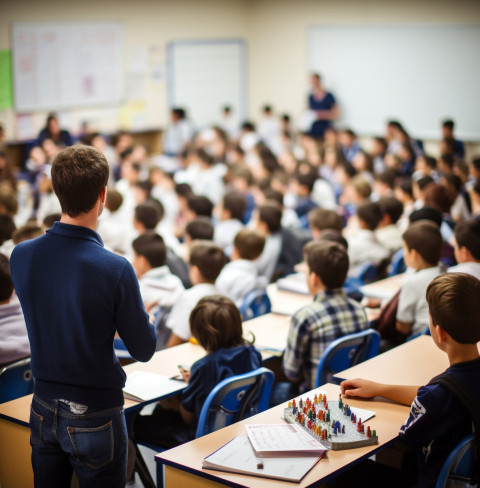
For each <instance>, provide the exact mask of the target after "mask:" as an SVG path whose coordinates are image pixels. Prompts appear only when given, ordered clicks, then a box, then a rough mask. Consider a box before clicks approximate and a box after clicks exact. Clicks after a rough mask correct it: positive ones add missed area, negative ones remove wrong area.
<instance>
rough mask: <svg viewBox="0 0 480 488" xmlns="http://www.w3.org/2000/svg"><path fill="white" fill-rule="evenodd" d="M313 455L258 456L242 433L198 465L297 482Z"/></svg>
mask: <svg viewBox="0 0 480 488" xmlns="http://www.w3.org/2000/svg"><path fill="white" fill-rule="evenodd" d="M320 457H321V456H320V455H318V454H317V455H315V456H303V457H302V456H293V455H292V456H279V457H260V456H258V454H256V453H255V452H254V450H253V448H252V445H251V444H250V441H249V440H248V437H246V436H238V437H235V438H234V439H233V440H231V441H230V442H229V443H228V444H226V445H225V446H223V447H221V448H220V449H219V450H218V451H216V452H214V453H213V454H210V456H208V457H206V458H205V459H204V461H203V464H202V467H203V468H205V469H213V470H216V471H226V472H228V473H240V474H247V475H251V476H260V477H262V478H272V479H278V480H283V481H293V482H296V483H298V482H300V481H301V480H302V478H303V477H304V476H305V475H306V474H307V473H308V472H309V471H310V470H311V469H312V468H313V466H315V464H316V463H317V462H318V460H319V459H320Z"/></svg>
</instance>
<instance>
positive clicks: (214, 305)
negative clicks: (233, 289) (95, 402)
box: [134, 295, 262, 449]
mask: <svg viewBox="0 0 480 488" xmlns="http://www.w3.org/2000/svg"><path fill="white" fill-rule="evenodd" d="M190 330H191V333H192V336H193V337H194V338H195V339H196V340H197V341H198V343H199V344H200V345H201V346H202V347H203V348H204V349H205V350H206V351H207V355H206V356H205V357H203V358H202V359H199V360H198V361H197V362H195V363H194V364H193V365H192V368H191V371H185V370H182V375H183V378H184V380H185V381H186V382H187V383H188V386H187V388H186V389H185V390H184V391H183V392H182V394H181V395H179V396H176V397H173V398H170V399H168V400H167V401H162V402H160V403H159V404H158V405H157V407H156V408H155V410H154V411H153V413H152V415H144V416H142V415H139V416H137V417H136V419H135V423H134V435H135V437H136V438H137V439H139V440H142V441H145V442H148V443H151V444H155V445H157V446H161V447H164V448H167V449H169V448H171V447H174V446H177V445H178V444H182V443H184V442H187V441H190V440H192V439H193V438H194V437H195V430H196V427H197V426H196V424H197V422H198V418H199V417H200V411H201V410H202V406H203V403H204V402H205V400H206V398H207V396H208V394H209V393H210V392H211V391H212V389H213V388H214V387H215V386H216V385H217V384H218V383H220V381H222V380H224V379H225V378H229V377H231V376H236V375H239V374H244V373H248V372H250V371H253V370H254V369H257V368H259V367H260V366H261V363H262V357H261V355H260V353H259V352H258V351H257V350H256V349H255V347H253V346H252V345H251V344H249V343H247V342H246V341H245V339H244V338H243V337H242V330H243V329H242V318H241V316H240V312H239V311H238V308H237V307H236V306H235V304H234V303H233V302H232V301H231V300H230V299H228V298H227V297H224V296H222V295H214V296H209V297H205V298H202V299H201V300H200V301H199V302H198V304H197V305H196V307H195V308H194V309H193V311H192V313H191V315H190Z"/></svg>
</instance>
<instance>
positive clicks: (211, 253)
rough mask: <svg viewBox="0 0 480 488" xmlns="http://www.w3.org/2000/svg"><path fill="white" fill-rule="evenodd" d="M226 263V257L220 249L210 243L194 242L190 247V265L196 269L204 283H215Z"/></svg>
mask: <svg viewBox="0 0 480 488" xmlns="http://www.w3.org/2000/svg"><path fill="white" fill-rule="evenodd" d="M226 262H227V257H226V256H225V253H224V252H223V249H222V248H221V247H219V246H217V245H215V244H213V243H210V242H195V243H194V244H193V245H192V249H191V251H190V265H191V266H196V267H197V268H198V271H200V274H201V275H202V278H203V279H204V280H205V281H208V282H209V283H215V280H216V279H217V277H218V275H219V274H220V271H222V268H223V267H224V266H225V264H226Z"/></svg>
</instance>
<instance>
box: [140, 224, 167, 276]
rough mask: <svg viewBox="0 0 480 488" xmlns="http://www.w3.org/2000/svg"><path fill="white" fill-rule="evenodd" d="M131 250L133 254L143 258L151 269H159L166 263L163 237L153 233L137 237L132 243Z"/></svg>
mask: <svg viewBox="0 0 480 488" xmlns="http://www.w3.org/2000/svg"><path fill="white" fill-rule="evenodd" d="M132 248H133V250H134V251H135V254H137V255H138V256H143V257H144V258H145V259H146V260H147V261H148V264H150V266H151V267H152V268H159V267H160V266H163V265H164V264H165V263H166V262H167V248H166V247H165V242H164V241H163V237H162V236H160V235H158V234H156V233H154V232H147V233H145V234H142V235H141V236H138V237H137V238H136V239H135V240H134V241H133V242H132Z"/></svg>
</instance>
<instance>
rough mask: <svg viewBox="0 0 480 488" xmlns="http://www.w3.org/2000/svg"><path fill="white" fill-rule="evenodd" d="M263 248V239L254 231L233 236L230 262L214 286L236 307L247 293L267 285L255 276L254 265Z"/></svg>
mask: <svg viewBox="0 0 480 488" xmlns="http://www.w3.org/2000/svg"><path fill="white" fill-rule="evenodd" d="M264 246H265V237H264V236H263V235H262V234H260V233H259V232H256V231H254V230H248V229H243V230H241V231H240V232H238V234H237V235H236V236H235V240H234V242H233V252H232V255H231V256H230V262H229V263H227V264H226V265H225V267H224V268H223V269H222V271H221V272H220V275H219V276H218V278H217V281H216V282H215V285H216V286H217V288H218V289H219V290H220V291H221V292H222V293H225V295H227V296H228V297H229V298H230V299H231V300H233V301H234V302H235V304H236V305H237V307H240V306H241V305H242V302H243V299H244V298H245V297H246V296H247V294H248V293H250V292H251V291H253V290H258V289H262V288H266V286H267V285H268V281H267V279H266V278H265V277H264V276H259V275H258V274H257V267H256V264H255V260H256V259H257V258H258V257H259V256H260V254H262V251H263V248H264Z"/></svg>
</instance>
